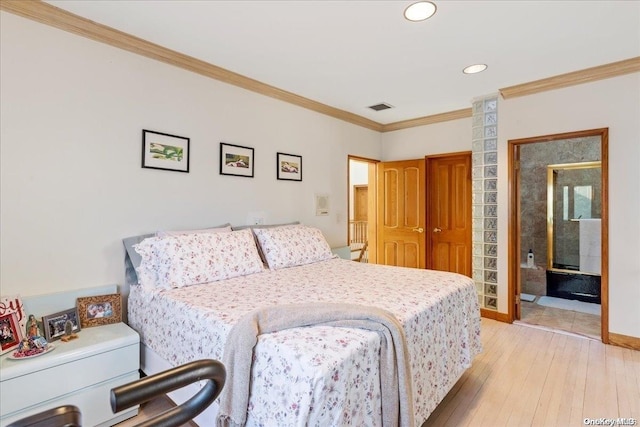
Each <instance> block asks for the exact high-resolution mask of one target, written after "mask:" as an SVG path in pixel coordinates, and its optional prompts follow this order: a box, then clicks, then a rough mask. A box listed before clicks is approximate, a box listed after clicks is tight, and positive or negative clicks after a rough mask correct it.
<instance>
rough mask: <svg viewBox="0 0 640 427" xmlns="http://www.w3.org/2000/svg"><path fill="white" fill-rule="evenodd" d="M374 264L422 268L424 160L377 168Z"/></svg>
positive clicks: (423, 246) (423, 249)
mask: <svg viewBox="0 0 640 427" xmlns="http://www.w3.org/2000/svg"><path fill="white" fill-rule="evenodd" d="M377 182H378V185H377V192H378V215H377V227H376V229H377V234H378V235H377V248H376V250H377V263H378V264H386V265H395V266H401V267H415V268H424V267H425V243H426V242H425V233H424V227H425V161H424V159H418V160H405V161H396V162H381V163H378V165H377Z"/></svg>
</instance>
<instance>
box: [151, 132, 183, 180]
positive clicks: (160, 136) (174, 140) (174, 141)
mask: <svg viewBox="0 0 640 427" xmlns="http://www.w3.org/2000/svg"><path fill="white" fill-rule="evenodd" d="M142 167H143V168H149V169H163V170H169V171H176V172H187V173H188V172H189V138H186V137H184V136H176V135H169V134H168V133H162V132H155V131H152V130H146V129H143V130H142Z"/></svg>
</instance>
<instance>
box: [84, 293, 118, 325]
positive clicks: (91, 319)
mask: <svg viewBox="0 0 640 427" xmlns="http://www.w3.org/2000/svg"><path fill="white" fill-rule="evenodd" d="M77 307H78V314H79V315H80V324H81V325H82V327H83V328H90V327H92V326H101V325H109V324H111V323H119V322H122V296H121V295H120V294H109V295H98V296H93V297H80V298H78V299H77Z"/></svg>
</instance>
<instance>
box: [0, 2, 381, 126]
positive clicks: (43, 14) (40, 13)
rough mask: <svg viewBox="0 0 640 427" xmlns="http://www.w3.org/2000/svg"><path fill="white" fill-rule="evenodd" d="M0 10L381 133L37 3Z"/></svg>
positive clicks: (351, 117) (349, 116)
mask: <svg viewBox="0 0 640 427" xmlns="http://www.w3.org/2000/svg"><path fill="white" fill-rule="evenodd" d="M0 10H4V11H6V12H10V13H13V14H16V15H19V16H22V17H24V18H28V19H31V20H33V21H36V22H40V23H42V24H46V25H49V26H52V27H55V28H58V29H61V30H64V31H68V32H70V33H73V34H77V35H79V36H82V37H86V38H89V39H91V40H95V41H98V42H101V43H106V44H108V45H111V46H114V47H117V48H120V49H124V50H127V51H129V52H133V53H136V54H138V55H142V56H146V57H147V58H151V59H155V60H157V61H160V62H164V63H166V64H170V65H174V66H176V67H179V68H182V69H185V70H188V71H191V72H194V73H197V74H201V75H203V76H206V77H210V78H212V79H215V80H219V81H221V82H224V83H228V84H231V85H234V86H238V87H241V88H243V89H246V90H249V91H252V92H256V93H259V94H261V95H265V96H269V97H271V98H275V99H279V100H281V101H284V102H288V103H290V104H294V105H297V106H299V107H303V108H306V109H308V110H312V111H316V112H318V113H321V114H325V115H327V116H331V117H334V118H336V119H340V120H343V121H345V122H349V123H352V124H355V125H358V126H362V127H364V128H367V129H371V130H374V131H378V132H380V131H381V130H382V125H381V124H380V123H377V122H375V121H373V120H369V119H367V118H365V117H362V116H358V115H357V114H353V113H349V112H347V111H344V110H340V109H338V108H333V107H330V106H328V105H325V104H322V103H320V102H317V101H314V100H312V99H309V98H305V97H302V96H300V95H296V94H295V93H291V92H287V91H286V90H283V89H279V88H277V87H275V86H271V85H268V84H266V83H262V82H260V81H258V80H254V79H252V78H249V77H246V76H243V75H241V74H238V73H234V72H233V71H229V70H226V69H224V68H221V67H218V66H216V65H213V64H210V63H208V62H205V61H201V60H199V59H196V58H194V57H191V56H188V55H185V54H182V53H180V52H176V51H174V50H171V49H167V48H165V47H162V46H160V45H157V44H155V43H151V42H149V41H146V40H143V39H141V38H139V37H135V36H132V35H131V34H127V33H125V32H122V31H119V30H116V29H114V28H111V27H108V26H106V25H102V24H99V23H97V22H94V21H91V20H89V19H86V18H83V17H81V16H78V15H75V14H73V13H70V12H67V11H66V10H63V9H60V8H58V7H55V6H53V5H50V4H48V3H45V2H42V1H40V0H37V1H34V0H29V1H25V0H2V1H1V2H0Z"/></svg>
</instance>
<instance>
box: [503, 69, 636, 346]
mask: <svg viewBox="0 0 640 427" xmlns="http://www.w3.org/2000/svg"><path fill="white" fill-rule="evenodd" d="M499 108H500V112H499V113H498V114H499V116H498V117H499V119H498V126H499V128H498V136H499V141H498V143H499V149H500V151H499V156H500V157H499V159H498V161H499V163H500V166H499V167H500V170H499V171H498V175H499V176H500V177H501V178H502V179H501V180H500V181H501V183H502V187H501V188H499V191H500V192H499V196H498V197H499V200H498V204H499V209H500V212H499V224H498V227H499V228H498V237H499V239H500V242H499V244H500V247H501V248H506V245H507V226H508V225H507V208H508V206H507V204H508V203H507V188H506V175H507V165H506V163H507V162H506V156H507V141H508V140H510V139H517V138H526V137H531V136H539V135H548V134H555V133H562V132H571V131H577V130H585V129H594V128H605V127H608V128H609V331H610V332H613V333H617V334H623V335H628V336H634V337H640V310H638V307H640V73H634V74H630V75H626V76H621V77H617V78H612V79H607V80H601V81H598V82H595V83H590V84H584V85H580V86H573V87H570V88H565V89H559V90H555V91H550V92H544V93H541V94H536V95H531V96H527V97H522V98H514V99H511V100H506V101H503V102H502V103H501V104H500V107H499ZM500 274H501V275H502V277H503V279H505V278H506V270H505V271H504V272H501V273H500ZM504 286H506V281H505V282H504V284H503V287H504Z"/></svg>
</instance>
